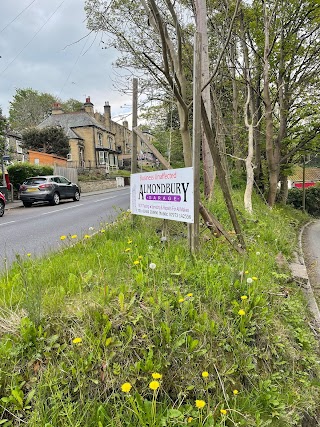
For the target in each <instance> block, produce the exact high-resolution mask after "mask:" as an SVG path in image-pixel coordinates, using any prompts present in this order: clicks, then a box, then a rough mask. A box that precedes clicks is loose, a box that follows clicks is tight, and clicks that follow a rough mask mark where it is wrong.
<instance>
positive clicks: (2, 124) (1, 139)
mask: <svg viewBox="0 0 320 427" xmlns="http://www.w3.org/2000/svg"><path fill="white" fill-rule="evenodd" d="M7 126H8V123H7V119H6V118H5V117H4V116H3V115H2V109H1V108H0V159H2V156H3V154H4V149H5V141H6V136H5V134H6V131H7Z"/></svg>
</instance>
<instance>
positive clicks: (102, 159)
mask: <svg viewBox="0 0 320 427" xmlns="http://www.w3.org/2000/svg"><path fill="white" fill-rule="evenodd" d="M98 156H99V165H105V164H106V158H105V155H104V151H98Z"/></svg>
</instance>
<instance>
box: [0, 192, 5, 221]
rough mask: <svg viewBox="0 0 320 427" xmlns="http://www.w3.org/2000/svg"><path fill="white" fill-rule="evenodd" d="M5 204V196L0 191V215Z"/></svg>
mask: <svg viewBox="0 0 320 427" xmlns="http://www.w3.org/2000/svg"><path fill="white" fill-rule="evenodd" d="M5 206H6V198H5V196H4V194H3V193H1V191H0V216H3V214H4V208H5Z"/></svg>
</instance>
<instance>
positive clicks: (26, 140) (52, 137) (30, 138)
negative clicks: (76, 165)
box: [22, 126, 70, 157]
mask: <svg viewBox="0 0 320 427" xmlns="http://www.w3.org/2000/svg"><path fill="white" fill-rule="evenodd" d="M22 141H23V146H24V148H26V149H29V150H35V151H40V152H43V153H48V154H56V155H57V156H61V157H66V156H67V154H68V153H69V150H70V148H69V139H68V137H67V135H66V134H65V132H64V130H63V129H62V128H60V127H54V126H52V127H46V128H43V129H37V128H31V129H28V130H26V131H24V132H23V133H22Z"/></svg>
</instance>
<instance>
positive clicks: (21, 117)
mask: <svg viewBox="0 0 320 427" xmlns="http://www.w3.org/2000/svg"><path fill="white" fill-rule="evenodd" d="M57 102H58V103H60V104H61V108H62V109H63V110H64V111H66V112H72V111H79V110H80V108H81V106H82V103H81V102H80V101H77V100H76V99H72V98H71V99H69V100H67V101H66V102H62V101H61V100H60V99H59V98H57V97H56V96H54V95H51V94H50V93H45V92H38V91H37V90H34V89H31V88H27V89H17V90H16V93H15V95H14V97H13V100H12V101H11V102H10V109H9V121H10V125H11V127H12V129H14V130H16V131H20V132H23V131H24V130H26V129H28V128H32V127H35V126H37V125H38V124H39V123H41V122H42V121H43V120H44V119H45V118H46V117H48V115H49V114H50V112H51V110H52V106H53V104H54V103H57Z"/></svg>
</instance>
